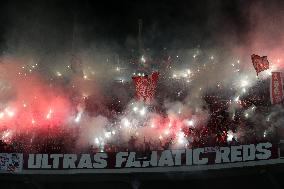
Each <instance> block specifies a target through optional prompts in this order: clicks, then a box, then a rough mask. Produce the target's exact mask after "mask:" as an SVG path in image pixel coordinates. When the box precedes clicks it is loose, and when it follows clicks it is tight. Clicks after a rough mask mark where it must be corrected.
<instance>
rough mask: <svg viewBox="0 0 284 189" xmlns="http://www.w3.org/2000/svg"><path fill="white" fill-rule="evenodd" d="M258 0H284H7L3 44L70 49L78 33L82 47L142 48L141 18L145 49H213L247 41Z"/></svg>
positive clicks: (1, 17)
mask: <svg viewBox="0 0 284 189" xmlns="http://www.w3.org/2000/svg"><path fill="white" fill-rule="evenodd" d="M256 2H257V3H258V4H268V6H269V5H271V4H277V3H279V2H280V1H278V2H277V1H273V2H271V1H269V2H270V3H269V2H265V1H246V0H231V1H226V0H223V1H222V0H217V1H210V0H199V1H186V0H185V1H174V0H172V1H170V0H167V1H161V0H160V1H137V0H134V1H123V0H121V1H91V0H82V1H76V0H49V1H47V0H27V1H20V0H18V1H15V0H12V1H4V2H2V3H1V4H2V5H1V7H0V46H1V48H2V50H4V49H5V50H8V51H9V50H13V49H15V48H17V47H18V44H21V45H22V44H25V45H26V46H27V47H28V48H35V49H38V48H41V49H44V50H45V51H53V49H57V50H59V49H65V50H66V49H68V48H70V46H71V44H72V39H73V37H74V36H75V39H76V45H77V47H79V48H88V47H90V46H93V45H94V44H95V45H96V46H97V47H100V48H103V47H105V46H107V47H110V46H112V47H114V48H117V49H120V50H122V51H123V50H125V49H131V48H136V47H137V44H136V42H137V41H136V39H137V33H138V24H137V21H138V19H139V18H141V19H143V41H144V44H145V47H146V48H151V49H154V50H160V49H162V48H164V47H173V46H174V47H175V48H194V47H197V46H201V47H204V46H206V47H207V48H208V47H214V46H218V45H220V46H222V45H223V44H225V43H227V41H228V40H232V42H233V43H236V44H237V43H243V42H244V41H245V37H244V36H245V34H246V33H247V32H248V31H249V30H250V27H251V25H249V18H248V15H249V11H250V9H251V8H253V7H252V6H253V5H254V4H255V3H256ZM282 4H283V3H282ZM280 5H281V4H278V6H280ZM265 6H266V5H265ZM74 23H75V24H74ZM74 26H75V27H74ZM74 28H75V30H74ZM73 31H75V35H73V34H74V33H73ZM232 36H234V37H233V38H232Z"/></svg>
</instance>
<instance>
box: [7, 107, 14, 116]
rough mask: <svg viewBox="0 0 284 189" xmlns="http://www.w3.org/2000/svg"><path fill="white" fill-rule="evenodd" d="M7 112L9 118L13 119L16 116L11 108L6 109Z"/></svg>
mask: <svg viewBox="0 0 284 189" xmlns="http://www.w3.org/2000/svg"><path fill="white" fill-rule="evenodd" d="M5 112H6V114H7V115H8V116H9V117H13V116H14V115H15V112H13V111H12V110H10V109H9V108H6V109H5Z"/></svg>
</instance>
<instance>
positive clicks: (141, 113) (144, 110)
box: [139, 107, 146, 116]
mask: <svg viewBox="0 0 284 189" xmlns="http://www.w3.org/2000/svg"><path fill="white" fill-rule="evenodd" d="M139 113H140V115H141V116H144V115H145V114H146V108H145V107H143V108H142V109H141V110H140V112H139Z"/></svg>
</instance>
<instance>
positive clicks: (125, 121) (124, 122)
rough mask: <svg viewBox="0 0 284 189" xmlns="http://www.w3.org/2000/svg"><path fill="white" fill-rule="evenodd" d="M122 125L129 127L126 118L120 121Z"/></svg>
mask: <svg viewBox="0 0 284 189" xmlns="http://www.w3.org/2000/svg"><path fill="white" fill-rule="evenodd" d="M122 124H123V125H124V127H129V126H130V122H129V120H128V119H126V118H123V119H122Z"/></svg>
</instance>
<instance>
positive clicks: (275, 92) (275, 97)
mask: <svg viewBox="0 0 284 189" xmlns="http://www.w3.org/2000/svg"><path fill="white" fill-rule="evenodd" d="M283 94H284V91H283V74H282V73H281V72H272V75H271V82H270V98H271V104H279V103H281V102H282V101H283V99H284V97H283Z"/></svg>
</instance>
